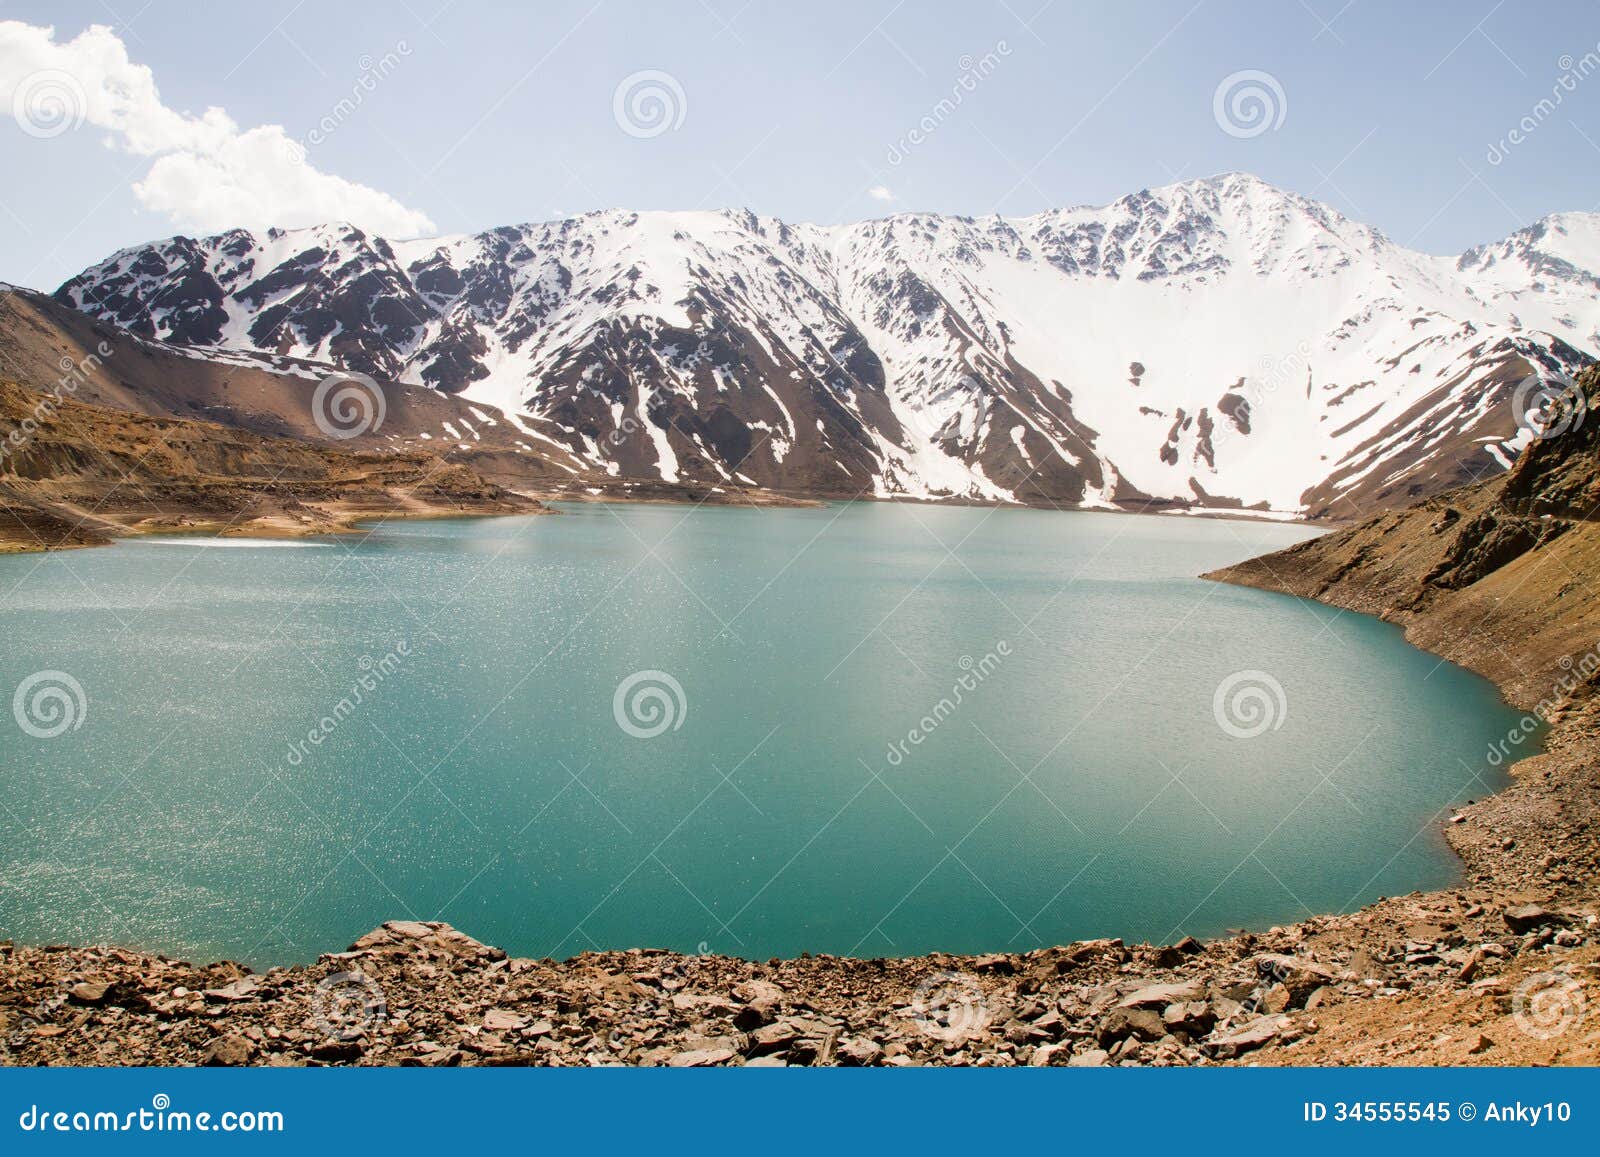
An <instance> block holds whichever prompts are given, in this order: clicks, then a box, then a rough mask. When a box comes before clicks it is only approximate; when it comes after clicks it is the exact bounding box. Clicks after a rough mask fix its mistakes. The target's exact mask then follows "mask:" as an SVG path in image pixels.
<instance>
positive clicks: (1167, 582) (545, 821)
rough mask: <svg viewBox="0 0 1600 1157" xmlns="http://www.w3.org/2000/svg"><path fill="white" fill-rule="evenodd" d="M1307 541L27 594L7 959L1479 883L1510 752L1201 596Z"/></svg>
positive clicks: (1455, 686)
mask: <svg viewBox="0 0 1600 1157" xmlns="http://www.w3.org/2000/svg"><path fill="white" fill-rule="evenodd" d="M1310 533H1311V532H1309V531H1308V530H1306V529H1305V528H1300V527H1290V526H1279V525H1259V524H1251V523H1244V522H1219V521H1200V520H1185V519H1179V518H1154V517H1140V516H1131V515H1112V514H1094V513H1068V514H1061V513H1055V512H1039V511H1024V510H1009V509H1008V510H983V509H965V508H945V507H939V508H927V507H911V506H901V505H885V504H858V505H851V506H830V507H824V508H818V509H794V510H762V511H757V510H752V509H744V508H736V507H728V508H713V507H701V508H697V509H691V508H689V507H684V506H668V505H660V506H653V505H601V504H594V505H573V506H569V507H567V508H565V512H564V513H563V514H562V515H560V516H552V517H541V518H508V519H489V520H460V521H453V520H452V521H424V522H407V523H390V524H385V525H382V526H379V527H376V528H374V529H371V530H370V533H368V534H367V535H366V536H364V537H363V536H349V537H344V538H339V539H328V540H316V541H310V542H292V543H249V544H245V543H238V544H232V543H230V544H223V545H205V544H203V543H202V542H200V541H198V540H183V539H176V540H166V541H140V540H132V541H127V542H123V543H119V544H117V545H116V546H113V547H109V548H105V549H98V550H87V551H75V552H68V553H62V554H55V555H48V556H37V555H35V556H13V557H4V558H0V638H3V639H4V649H3V652H0V692H3V697H4V698H5V699H6V700H7V701H12V700H13V698H14V696H13V691H14V690H17V691H19V692H20V694H19V695H18V696H16V697H15V701H14V702H12V707H13V711H12V714H11V715H10V716H7V715H4V714H0V762H3V773H0V774H3V775H4V777H5V789H4V794H3V797H0V798H3V801H4V805H5V806H4V808H3V809H0V936H6V937H12V938H15V939H17V940H21V941H27V942H58V941H70V942H90V941H94V942H119V943H127V944H134V945H138V946H142V947H147V948H152V949H159V950H165V951H169V952H173V953H178V954H183V955H186V956H189V957H191V958H205V959H210V958H215V957H222V956H225V957H231V958H235V959H241V960H244V961H247V962H249V963H251V964H254V965H258V966H259V965H265V964H273V963H285V962H289V961H297V960H309V959H313V958H315V956H316V955H317V954H318V953H320V952H326V951H334V950H337V949H340V948H343V947H344V946H345V945H346V944H348V943H349V942H350V941H351V940H352V939H354V938H355V937H356V936H358V935H360V934H361V933H362V932H364V931H366V930H368V929H369V928H371V927H373V926H375V925H377V924H378V923H381V922H382V921H384V920H388V919H397V918H415V919H424V920H433V919H440V920H446V921H449V922H450V923H452V924H454V925H456V926H457V927H459V928H461V929H463V930H464V931H466V932H468V933H470V934H471V935H473V936H476V937H477V938H478V939H480V940H483V941H486V942H488V943H493V944H498V945H500V946H502V947H504V948H506V949H507V950H508V951H510V952H512V953H513V954H517V955H533V956H566V955H571V954H574V953H576V952H579V951H583V950H585V949H592V948H597V947H598V948H621V947H631V946H660V947H671V948H677V949H682V950H686V951H691V952H692V951H713V952H724V953H731V954H736V955H742V956H747V957H755V958H765V957H768V956H774V955H793V954H798V953H800V952H802V951H811V952H831V953H851V954H856V955H871V956H878V955H905V954H912V953H920V952H926V951H930V950H935V949H942V950H949V951H955V952H974V951H998V950H1021V949H1027V948H1034V947H1038V946H1040V945H1043V944H1051V943H1061V942H1066V941H1070V940H1073V939H1077V938H1085V937H1090V936H1106V935H1110V936H1123V937H1127V938H1130V939H1141V940H1144V939H1149V940H1157V941H1170V940H1173V939H1176V938H1177V937H1180V936H1182V935H1184V934H1186V933H1193V934H1196V935H1201V936H1204V935H1207V934H1215V933H1219V932H1221V931H1223V930H1224V929H1226V928H1228V927H1236V926H1244V927H1248V926H1263V925H1267V924H1270V923H1274V922H1280V921H1288V920H1294V919H1297V918H1301V917H1304V916H1307V915H1310V914H1312V913H1317V912H1324V911H1332V910H1340V909H1349V908H1352V907H1355V906H1359V905H1360V904H1361V903H1364V902H1366V901H1369V900H1372V899H1374V898H1376V897H1377V896H1379V895H1383V894H1394V893H1397V892H1404V891H1410V890H1411V889H1414V888H1426V887H1430V886H1437V885H1441V884H1444V883H1446V882H1448V881H1449V880H1450V879H1452V878H1453V876H1454V874H1455V872H1456V865H1455V863H1454V861H1453V859H1452V857H1451V855H1450V853H1449V852H1448V849H1447V848H1446V847H1445V845H1444V843H1443V840H1442V838H1441V837H1440V833H1439V825H1440V820H1441V818H1442V816H1443V814H1445V810H1446V809H1447V808H1448V807H1449V805H1450V804H1452V803H1454V802H1457V801H1461V800H1464V799H1466V798H1469V797H1473V796H1481V795H1483V794H1485V793H1486V792H1488V791H1490V790H1492V789H1493V788H1495V787H1497V786H1499V785H1500V781H1499V780H1498V779H1497V778H1496V776H1497V775H1499V773H1498V772H1495V771H1492V770H1491V769H1490V768H1489V766H1488V764H1487V763H1486V761H1485V752H1486V750H1487V748H1488V746H1489V745H1490V743H1492V742H1493V741H1494V739H1496V738H1498V737H1501V736H1503V735H1504V734H1505V732H1506V731H1507V730H1508V728H1509V727H1510V726H1511V724H1512V723H1514V722H1515V720H1516V718H1517V715H1516V714H1515V713H1514V712H1512V711H1511V710H1510V709H1509V708H1508V707H1507V706H1506V705H1505V704H1504V703H1503V702H1501V701H1500V700H1499V698H1498V696H1497V695H1496V693H1495V691H1494V689H1493V687H1492V686H1490V685H1489V684H1488V683H1487V682H1485V681H1484V680H1482V679H1480V678H1478V677H1476V676H1474V675H1471V674H1469V673H1467V672H1465V671H1462V670H1460V669H1458V668H1455V667H1452V666H1450V665H1448V664H1443V663H1441V662H1440V661H1439V660H1437V659H1436V658H1434V657H1433V656H1430V655H1427V654H1424V653H1423V652H1421V651H1418V650H1416V649H1414V648H1412V647H1410V646H1409V645H1407V644H1406V643H1405V642H1404V641H1403V639H1402V638H1401V635H1400V633H1399V631H1398V630H1396V629H1395V628H1393V627H1391V626H1388V625H1386V624H1383V623H1380V622H1378V621H1376V620H1373V619H1370V618H1365V617H1361V616H1358V615H1354V614H1342V613H1339V612H1337V611H1335V610H1333V609H1331V608H1328V607H1324V606H1321V605H1319V604H1314V603H1308V602H1304V601H1301V600H1297V599H1292V598H1287V597H1282V596H1277V595H1271V594H1265V593H1262V592H1258V591H1252V590H1244V589H1239V588H1234V587H1229V586H1223V585H1218V584H1214V583H1208V582H1204V581H1201V580H1199V579H1198V578H1196V577H1195V576H1197V575H1199V574H1200V573H1202V572H1204V571H1207V570H1210V569H1212V568H1215V567H1217V566H1220V565H1224V564H1226V563H1228V562H1231V561H1236V560H1240V559H1243V558H1246V557H1250V556H1253V555H1256V554H1259V553H1262V552H1264V551H1267V550H1272V549H1276V548H1278V547H1281V546H1285V545H1288V544H1289V543H1291V542H1294V541H1297V540H1299V539H1301V538H1305V537H1307V536H1308V535H1309V534H1310ZM41 676H42V677H41ZM62 676H66V677H69V678H68V679H66V680H64V679H62ZM30 680H31V682H30ZM24 684H27V686H24ZM52 689H54V690H55V691H57V692H59V694H56V695H54V697H52V694H51V691H52ZM24 724H26V726H24Z"/></svg>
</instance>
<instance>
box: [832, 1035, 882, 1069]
mask: <svg viewBox="0 0 1600 1157" xmlns="http://www.w3.org/2000/svg"><path fill="white" fill-rule="evenodd" d="M882 1055H883V1048H882V1046H880V1045H879V1044H878V1042H877V1041H874V1040H869V1039H867V1038H866V1037H864V1036H851V1037H845V1038H844V1039H843V1040H842V1041H840V1042H839V1059H840V1061H841V1062H843V1063H846V1064H851V1065H870V1064H872V1063H874V1062H875V1061H876V1060H877V1059H878V1058H879V1057H881V1056H882Z"/></svg>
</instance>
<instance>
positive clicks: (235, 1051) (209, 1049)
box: [200, 1033, 256, 1067]
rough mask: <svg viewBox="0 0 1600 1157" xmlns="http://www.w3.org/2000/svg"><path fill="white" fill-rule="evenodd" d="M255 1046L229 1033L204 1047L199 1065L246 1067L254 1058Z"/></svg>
mask: <svg viewBox="0 0 1600 1157" xmlns="http://www.w3.org/2000/svg"><path fill="white" fill-rule="evenodd" d="M255 1055H256V1046H255V1045H253V1044H251V1043H250V1042H249V1041H248V1040H246V1039H245V1038H244V1037H242V1036H237V1035H235V1034H233V1033H229V1034H228V1035H227V1036H219V1037H217V1038H216V1039H214V1040H213V1041H212V1042H211V1043H210V1044H208V1045H206V1047H205V1051H204V1052H203V1053H201V1054H200V1063H201V1064H202V1065H206V1066H230V1067H231V1066H238V1065H247V1064H249V1063H250V1062H251V1060H253V1059H254V1058H255Z"/></svg>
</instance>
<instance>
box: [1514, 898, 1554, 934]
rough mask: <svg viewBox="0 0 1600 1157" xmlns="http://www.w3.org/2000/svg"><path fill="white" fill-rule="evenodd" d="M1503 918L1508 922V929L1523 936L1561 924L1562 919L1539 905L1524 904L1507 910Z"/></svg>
mask: <svg viewBox="0 0 1600 1157" xmlns="http://www.w3.org/2000/svg"><path fill="white" fill-rule="evenodd" d="M1500 915H1501V917H1502V918H1503V919H1504V920H1505V922H1506V927H1507V928H1509V929H1511V931H1513V932H1515V933H1516V934H1517V935H1518V936H1521V935H1522V934H1523V933H1524V932H1532V931H1533V930H1534V929H1535V928H1543V927H1544V926H1545V925H1546V924H1558V923H1560V922H1561V921H1560V917H1558V916H1557V915H1556V914H1555V913H1554V912H1552V911H1550V910H1549V909H1547V908H1541V907H1540V906H1539V905H1538V904H1523V905H1520V906H1519V907H1516V908H1507V909H1506V910H1505V911H1504V912H1502V913H1501V914H1500Z"/></svg>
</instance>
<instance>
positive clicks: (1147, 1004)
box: [1117, 980, 1206, 1008]
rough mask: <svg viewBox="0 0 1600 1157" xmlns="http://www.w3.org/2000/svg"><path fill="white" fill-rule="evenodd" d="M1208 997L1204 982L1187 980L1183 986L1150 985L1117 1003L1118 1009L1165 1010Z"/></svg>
mask: <svg viewBox="0 0 1600 1157" xmlns="http://www.w3.org/2000/svg"><path fill="white" fill-rule="evenodd" d="M1205 995H1206V983H1205V981H1203V980H1187V981H1184V982H1183V983H1181V984H1149V985H1146V986H1145V987H1143V988H1138V989H1135V990H1134V991H1132V992H1130V993H1129V994H1128V995H1127V996H1125V997H1123V998H1122V999H1121V1000H1119V1001H1117V1007H1118V1008H1165V1007H1166V1006H1167V1005H1169V1004H1178V1003H1182V1002H1185V1001H1191V1000H1202V999H1204V998H1205Z"/></svg>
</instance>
